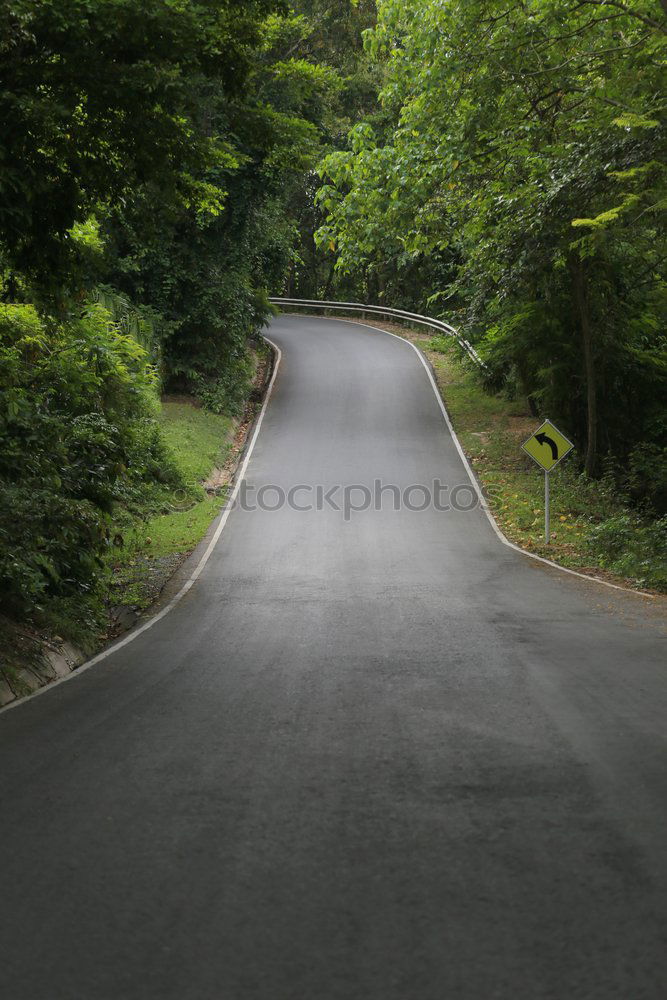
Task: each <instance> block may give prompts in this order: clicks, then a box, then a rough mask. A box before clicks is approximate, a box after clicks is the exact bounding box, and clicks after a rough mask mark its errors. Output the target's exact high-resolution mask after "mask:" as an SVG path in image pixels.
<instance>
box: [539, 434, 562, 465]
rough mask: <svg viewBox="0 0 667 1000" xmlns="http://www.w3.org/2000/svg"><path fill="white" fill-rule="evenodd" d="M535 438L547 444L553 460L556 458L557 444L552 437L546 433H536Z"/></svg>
mask: <svg viewBox="0 0 667 1000" xmlns="http://www.w3.org/2000/svg"><path fill="white" fill-rule="evenodd" d="M535 440H536V441H539V442H540V444H548V445H549V447H550V448H551V457H552V458H553V460H554V462H555V461H557V459H558V445H557V444H556V442H555V441H554V439H553V438H550V437H549V435H548V434H536V435H535Z"/></svg>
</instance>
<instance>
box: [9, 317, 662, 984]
mask: <svg viewBox="0 0 667 1000" xmlns="http://www.w3.org/2000/svg"><path fill="white" fill-rule="evenodd" d="M270 336H271V338H272V339H273V340H274V341H275V342H276V343H277V344H278V345H279V346H280V348H281V349H282V351H283V360H282V365H281V367H280V370H279V373H278V376H277V380H276V384H275V389H274V394H273V396H272V398H271V401H270V403H269V406H268V409H267V411H266V417H265V421H264V424H263V426H262V428H261V432H260V434H259V437H258V440H257V444H256V447H255V449H254V452H253V453H252V456H251V459H250V464H249V466H248V469H247V473H246V480H247V483H248V485H249V486H252V487H255V488H257V487H259V486H274V487H281V488H282V489H283V490H285V492H286V491H287V490H288V489H289V488H290V487H293V486H296V485H300V486H309V487H314V486H321V487H326V489H327V490H330V489H331V488H333V487H335V486H341V487H343V486H350V485H358V486H362V485H366V486H371V487H372V485H373V483H374V481H375V480H376V479H379V480H381V481H382V482H383V483H384V484H390V485H395V486H398V487H399V489H400V490H405V489H406V488H407V487H409V486H414V485H420V484H421V485H426V486H429V485H430V484H432V483H433V480H434V479H439V480H440V481H441V482H442V483H443V484H447V485H448V486H449V487H450V488H452V487H454V486H457V485H461V484H463V485H465V484H466V483H467V482H468V480H467V476H466V473H465V470H464V468H463V465H462V463H461V460H460V458H459V456H458V454H457V452H456V449H455V446H454V444H453V441H452V439H451V437H450V435H449V434H448V432H447V428H446V425H445V423H444V421H443V418H442V414H441V413H440V410H439V408H438V403H437V400H436V398H435V395H434V393H433V390H432V388H431V385H430V383H429V380H428V377H427V375H426V372H425V370H424V368H423V366H422V364H421V363H420V360H419V358H418V356H417V355H416V353H415V351H414V350H413V349H412V348H411V347H410V346H409V345H407V344H406V343H405V342H403V341H401V340H399V339H396V338H392V337H389V336H386V335H385V334H383V333H381V332H379V331H375V330H371V329H369V328H363V327H360V326H356V325H353V324H350V323H344V322H338V321H331V320H314V319H307V318H298V319H296V318H292V317H282V318H280V319H277V320H275V321H274V323H273V324H272V328H271V331H270ZM308 495H309V494H308V491H306V490H302V492H301V493H300V494H298V496H296V497H295V499H296V501H297V503H298V504H299V506H306V501H307V499H308ZM466 496H468V497H469V493H468V494H467V495H464V497H463V503H461V504H459V506H466V505H467V504H466V503H465V499H466ZM277 498H278V494H277V493H276V491H275V490H274V491H273V494H272V495H271V494H270V491H265V494H264V499H265V506H266V505H269V506H275V505H276V503H277ZM362 499H363V493H362V491H361V490H358V491H357V494H356V496H355V497H353V501H354V504H355V506H359V505H360V500H362ZM412 499H413V501H415V503H413V505H417V506H418V505H419V496H417V495H416V494H413V496H412ZM251 505H252V503H251V498H250V502H249V503H247V504H246V506H251ZM372 507H373V505H371V509H369V510H365V511H359V512H356V513H354V514H351V515H350V517H349V518H348V519H347V520H346V518H345V512H344V511H343V510H340V511H337V510H335V509H332V507H331V506H325V507H324V509H322V510H312V511H299V510H294V509H290V507H289V506H286V505H285V506H282V507H281V509H279V510H275V511H270V510H259V509H257V510H248V509H246V510H242V509H236V510H234V511H233V512H232V514H231V515H230V517H229V520H228V522H227V525H226V528H225V530H224V532H223V534H222V537H221V539H220V541H219V543H218V545H217V547H216V548H215V550H214V552H213V555H212V556H211V558H210V560H209V562H208V563H207V565H206V567H205V569H204V571H203V573H202V575H201V576H200V578H199V579H198V581H197V582H196V584H195V585H194V586H193V587H192V589H191V590H190V591H189V592H188V593H187V595H186V596H185V597H184V598H183V600H182V601H181V602H180V603H179V604H178V605H177V606H176V608H175V609H174V610H173V611H171V612H170V613H169V614H168V615H167V616H166V617H164V618H163V619H162V620H161V621H160V622H159V623H158V624H156V625H155V626H154V627H153V628H151V629H150V630H148V631H146V632H145V633H143V634H142V635H140V636H139V637H138V638H137V639H136V640H134V641H133V642H131V643H130V644H128V645H126V646H125V647H124V648H122V649H121V650H119V651H118V652H116V653H114V654H112V655H111V656H110V657H109V658H108V659H106V660H105V661H104V662H102V663H100V664H98V665H96V666H94V667H93V668H91V669H90V670H88V671H87V672H85V673H83V674H81V675H80V676H79V677H76V678H75V679H73V680H71V681H69V682H67V683H64V684H61V685H59V686H57V687H54V688H53V689H51V690H49V691H47V692H46V693H44V694H43V695H41V696H39V697H37V698H33V699H32V700H31V701H28V702H26V703H25V704H23V705H21V706H19V707H17V708H15V709H13V710H11V711H8V712H5V713H3V714H2V715H1V716H0V803H1V811H2V818H1V821H0V831H1V840H0V843H1V844H2V852H3V860H2V874H1V879H0V926H1V928H2V932H1V938H0V940H1V941H2V948H1V954H0V995H1V996H2V997H3V998H7V1000H78V998H80V1000H116V998H118V1000H153V998H155V1000H172V998H173V1000H209V998H210V1000H468V998H470V1000H487V998H502V1000H505V998H507V1000H523V998H525V1000H540V998H558V1000H561V998H562V1000H579V998H581V1000H583V998H587V1000H588V998H601V1000H607V998H620V1000H653V998H655V1000H657V998H663V997H664V996H666V995H667V979H666V973H667V957H666V948H665V936H666V935H665V931H666V920H665V918H666V917H667V896H666V890H667V847H666V841H667V780H666V774H667V769H666V761H667V754H666V741H665V730H666V725H667V722H666V720H667V664H666V662H665V645H664V630H663V628H662V625H664V621H663V622H662V623H661V621H660V615H659V611H658V610H656V608H655V603H653V604H652V602H650V601H648V600H646V599H644V598H641V597H637V596H635V595H631V594H622V593H619V592H616V591H613V590H609V589H608V588H605V587H602V586H600V585H598V584H595V583H589V582H587V581H583V580H579V579H577V578H575V577H571V576H568V575H567V574H565V573H561V572H559V571H557V570H554V569H549V568H548V567H545V566H542V565H540V564H539V563H537V562H535V561H533V560H530V559H528V558H526V557H524V556H522V555H520V554H518V553H516V552H514V551H512V550H511V549H509V548H507V547H506V546H503V545H502V544H501V543H500V542H499V540H498V539H497V537H496V536H495V534H494V533H493V531H492V528H491V526H490V525H489V522H488V521H487V519H486V517H485V516H484V514H483V513H482V512H481V511H479V510H450V511H439V510H434V509H433V508H432V507H431V508H429V509H427V510H423V511H421V512H420V511H415V510H409V509H406V508H405V507H403V508H402V509H399V510H394V509H393V507H394V503H393V499H392V497H389V498H388V502H387V503H385V504H384V507H383V509H381V510H375V509H372Z"/></svg>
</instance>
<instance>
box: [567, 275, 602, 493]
mask: <svg viewBox="0 0 667 1000" xmlns="http://www.w3.org/2000/svg"><path fill="white" fill-rule="evenodd" d="M573 280H574V298H575V305H576V309H577V318H578V321H579V330H580V332H581V344H582V350H583V356H584V375H585V378H586V461H585V466H584V467H585V469H586V475H587V476H593V475H595V471H596V467H597V458H598V404H597V384H596V372H595V356H594V351H593V331H592V329H591V321H590V313H589V309H588V288H587V276H586V273H585V270H584V264H583V262H582V261H580V260H576V261H575V262H574V264H573Z"/></svg>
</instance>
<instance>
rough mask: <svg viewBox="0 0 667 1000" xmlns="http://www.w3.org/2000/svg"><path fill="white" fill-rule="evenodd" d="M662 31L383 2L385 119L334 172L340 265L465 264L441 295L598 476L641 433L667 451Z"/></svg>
mask: <svg viewBox="0 0 667 1000" xmlns="http://www.w3.org/2000/svg"><path fill="white" fill-rule="evenodd" d="M665 40H666V21H665V16H664V12H663V9H662V5H661V4H659V3H657V2H656V3H651V2H645V0H628V2H627V3H620V2H611V0H610V2H605V0H599V2H597V0H596V2H580V3H572V2H568V0H539V2H537V0H529V2H527V3H522V4H517V5H514V6H512V5H507V4H504V3H501V2H499V0H473V2H465V3H464V2H463V0H461V2H459V0H451V2H449V3H447V4H441V3H437V2H435V0H427V2H421V0H420V2H417V0H408V2H404V0H401V2H399V0H382V2H380V3H379V5H378V25H377V28H376V29H375V30H374V31H372V32H369V33H368V34H367V46H368V49H369V51H370V52H371V53H372V54H373V56H374V58H376V59H377V60H378V61H379V62H380V63H381V64H382V65H383V67H384V72H385V74H386V79H385V84H384V87H383V91H382V101H383V106H384V109H385V112H386V114H387V116H388V122H387V124H385V125H384V127H383V128H382V129H381V130H378V129H369V128H368V127H367V126H365V125H361V126H359V127H357V128H356V129H353V130H352V133H351V148H350V149H349V150H348V151H342V152H338V153H335V154H333V155H332V156H330V157H329V158H328V159H327V160H325V162H324V164H323V166H322V172H323V175H324V177H325V179H326V180H327V182H328V183H327V184H326V185H325V186H324V188H323V189H322V192H321V198H322V202H323V204H324V205H325V207H326V209H327V212H328V220H327V222H326V225H325V226H324V227H323V228H322V229H321V231H320V234H319V240H320V244H321V245H322V247H323V248H326V247H335V250H336V254H337V266H338V269H339V270H340V271H342V272H345V271H351V270H356V269H359V268H362V267H363V266H365V265H367V264H368V263H369V262H370V263H372V264H373V265H374V266H375V267H376V269H379V268H381V267H384V268H385V269H387V268H388V267H390V266H391V263H390V262H391V261H392V259H393V260H398V259H400V258H401V257H402V256H403V255H411V256H412V258H413V259H414V260H415V261H417V262H423V263H424V264H425V265H426V266H425V268H424V270H425V273H426V274H427V275H429V276H430V275H431V274H432V271H431V267H430V262H432V260H433V258H434V255H439V256H440V257H443V255H444V256H445V257H448V259H449V261H450V262H451V263H452V264H453V265H454V268H453V272H451V278H450V280H449V281H448V282H447V283H445V284H443V285H440V286H437V285H436V286H431V287H430V288H428V287H426V286H425V283H423V284H422V286H421V287H422V289H423V293H424V297H425V299H426V300H427V302H430V304H431V306H434V304H435V303H439V304H440V307H441V308H443V309H444V310H445V311H446V315H448V316H450V317H451V316H452V315H454V314H455V313H458V316H459V320H460V322H461V323H462V324H464V325H465V327H466V331H467V335H468V336H470V337H471V339H474V340H476V342H477V343H478V344H479V345H480V350H481V351H482V353H483V354H484V355H485V357H486V359H487V362H488V365H489V370H490V373H491V378H492V380H493V382H494V384H495V385H499V384H506V385H509V386H511V384H512V383H515V384H517V383H518V386H519V387H520V389H521V390H522V391H525V392H526V393H527V394H528V395H529V396H530V398H531V399H532V401H533V404H534V406H535V407H536V409H540V410H542V411H545V410H548V411H549V412H550V413H551V414H552V415H553V416H558V417H560V418H561V419H563V420H564V421H565V423H566V426H567V427H568V429H569V430H570V431H571V432H572V433H573V434H575V436H576V437H577V439H578V440H579V441H581V442H583V444H584V448H585V454H586V460H585V465H586V469H587V471H588V472H589V473H590V474H593V473H595V472H596V471H597V470H598V469H599V467H600V460H599V456H600V452H601V451H602V453H603V454H607V455H611V456H613V457H615V459H616V460H618V461H622V462H623V463H625V464H626V465H629V466H630V467H631V468H634V467H635V466H636V464H637V461H638V454H639V453H638V451H637V448H638V445H639V442H640V441H642V442H645V443H648V444H649V447H650V449H652V453H653V454H654V457H655V461H656V462H664V461H665V458H664V445H663V443H662V442H664V440H665V431H666V428H665V426H664V409H663V408H662V407H661V406H660V395H661V390H662V391H664V378H665V372H666V365H665V354H664V351H665V335H664V294H665V285H664V278H663V269H662V267H661V265H662V263H664V259H665V243H664V234H663V230H662V229H661V225H660V213H661V211H662V210H664V203H665V198H664V186H665V172H664V168H663V167H662V166H661V159H662V153H663V152H664V124H663V116H664V90H663V88H662V86H661V81H662V75H661V72H662V70H661V67H662V62H663V59H664V46H665ZM630 415H631V416H630ZM639 478H641V477H639V476H638V478H637V481H638V479H639ZM641 489H643V491H644V492H650V483H647V482H646V481H645V482H644V484H643V487H641Z"/></svg>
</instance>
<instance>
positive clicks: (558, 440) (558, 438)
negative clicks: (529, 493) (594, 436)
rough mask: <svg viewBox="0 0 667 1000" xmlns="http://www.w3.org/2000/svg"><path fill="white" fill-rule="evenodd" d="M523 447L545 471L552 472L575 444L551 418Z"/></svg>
mask: <svg viewBox="0 0 667 1000" xmlns="http://www.w3.org/2000/svg"><path fill="white" fill-rule="evenodd" d="M522 447H523V450H524V451H525V452H526V453H527V454H528V455H530V457H531V458H532V460H533V461H534V462H537V464H538V465H539V466H541V467H542V468H543V469H544V471H545V472H551V470H552V469H553V468H555V466H557V465H558V463H559V462H560V460H561V459H563V458H565V456H566V455H568V454H569V453H570V452H571V451H572V449H573V448H574V445H573V444H572V442H571V441H568V439H567V438H566V437H565V435H564V434H561V432H560V431H559V430H558V428H557V427H555V426H554V424H552V423H551V421H550V420H545V421H544V423H543V424H542V426H541V427H538V428H537V430H536V431H535V433H534V434H531V436H530V437H529V438H528V440H527V441H525V442H524V443H523V445H522Z"/></svg>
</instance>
